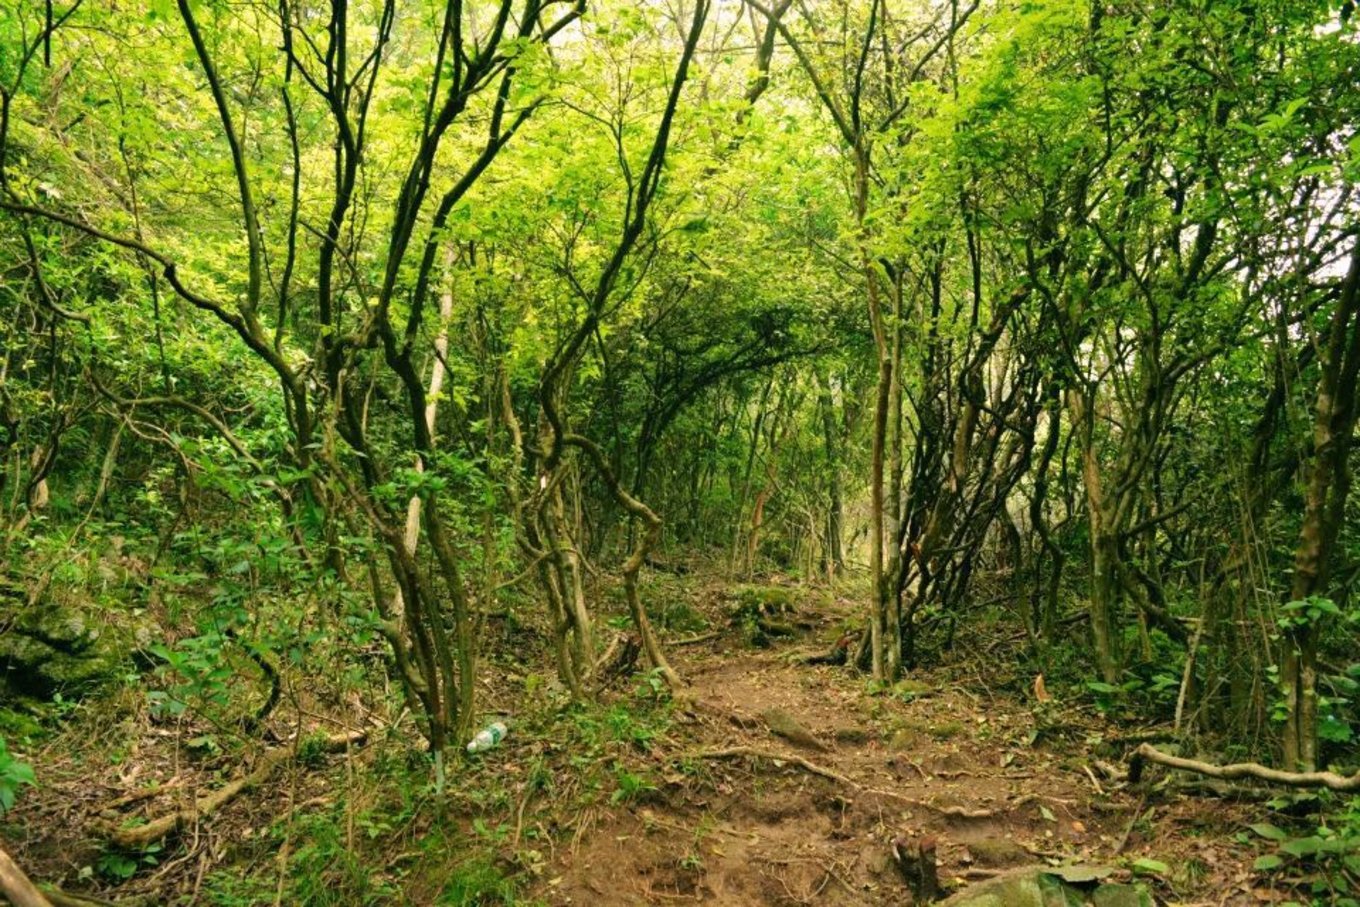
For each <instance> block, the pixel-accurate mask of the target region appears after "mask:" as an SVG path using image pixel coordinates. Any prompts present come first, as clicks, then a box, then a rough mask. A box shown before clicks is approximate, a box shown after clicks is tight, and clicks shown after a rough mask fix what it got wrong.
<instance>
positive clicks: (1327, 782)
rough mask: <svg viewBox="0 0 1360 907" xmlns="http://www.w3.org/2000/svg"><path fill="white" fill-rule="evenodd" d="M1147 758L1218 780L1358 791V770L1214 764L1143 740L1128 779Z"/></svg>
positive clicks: (1134, 778) (1135, 779)
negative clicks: (1346, 772) (1169, 752)
mask: <svg viewBox="0 0 1360 907" xmlns="http://www.w3.org/2000/svg"><path fill="white" fill-rule="evenodd" d="M1148 762H1155V763H1157V764H1158V765H1165V766H1167V767H1168V768H1177V769H1180V770H1181V771H1186V772H1194V773H1196V774H1199V775H1204V776H1206V777H1209V778H1217V779H1219V780H1221V781H1236V780H1239V779H1241V778H1255V779H1256V780H1257V781H1265V782H1266V783H1268V784H1279V785H1282V786H1284V787H1325V788H1327V789H1328V790H1334V791H1340V792H1342V793H1349V792H1352V791H1360V773H1357V774H1354V775H1351V776H1349V777H1347V776H1345V775H1338V774H1336V773H1335V772H1286V771H1282V770H1280V769H1277V768H1267V767H1266V766H1264V765H1259V764H1257V763H1255V762H1235V763H1233V764H1231V765H1214V764H1212V763H1210V762H1200V761H1199V760H1197V759H1182V758H1181V757H1179V756H1170V755H1167V754H1166V753H1163V752H1161V751H1160V750H1158V749H1157V748H1156V747H1154V746H1153V745H1152V744H1150V743H1144V744H1143V745H1142V746H1140V747H1138V749H1136V750H1134V751H1133V755H1132V756H1130V757H1129V780H1130V781H1131V782H1133V783H1135V784H1136V783H1137V782H1138V781H1139V779H1140V778H1141V777H1142V774H1143V767H1144V765H1145V764H1146V763H1148Z"/></svg>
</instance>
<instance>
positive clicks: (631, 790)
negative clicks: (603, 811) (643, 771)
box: [609, 765, 656, 804]
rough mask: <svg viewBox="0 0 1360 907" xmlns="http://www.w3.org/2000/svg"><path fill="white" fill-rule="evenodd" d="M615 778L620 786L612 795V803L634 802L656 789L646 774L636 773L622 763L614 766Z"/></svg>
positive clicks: (610, 798) (610, 799) (610, 800)
mask: <svg viewBox="0 0 1360 907" xmlns="http://www.w3.org/2000/svg"><path fill="white" fill-rule="evenodd" d="M614 780H615V782H616V783H617V784H618V787H617V788H616V789H615V791H614V793H613V794H611V795H610V797H609V802H610V803H616V804H617V803H634V802H637V801H638V800H642V799H644V798H645V797H646V796H647V795H648V794H651V793H653V792H654V791H655V790H656V785H655V784H653V783H652V782H651V781H649V780H648V779H647V777H646V776H644V775H637V774H634V773H633V772H630V771H628V770H627V769H626V768H624V767H623V766H621V765H615V766H614Z"/></svg>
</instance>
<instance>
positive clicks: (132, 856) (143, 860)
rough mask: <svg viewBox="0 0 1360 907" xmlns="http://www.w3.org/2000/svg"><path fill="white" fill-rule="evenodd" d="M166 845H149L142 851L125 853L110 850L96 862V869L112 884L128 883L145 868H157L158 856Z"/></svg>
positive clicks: (102, 854)
mask: <svg viewBox="0 0 1360 907" xmlns="http://www.w3.org/2000/svg"><path fill="white" fill-rule="evenodd" d="M163 846H164V845H161V844H148V845H147V846H146V847H143V848H142V849H141V850H136V851H124V850H118V849H113V848H109V849H106V850H105V851H104V852H103V853H101V854H100V855H99V859H98V860H96V861H95V869H97V870H98V871H99V874H100V875H102V876H104V878H106V879H108V880H110V881H112V882H126V881H127V880H128V879H130V878H132V877H133V876H134V875H136V874H137V870H139V869H141V868H142V867H143V866H156V865H158V864H159V863H160V859H159V858H158V857H157V856H156V855H157V854H158V853H160V852H161V849H162V847H163Z"/></svg>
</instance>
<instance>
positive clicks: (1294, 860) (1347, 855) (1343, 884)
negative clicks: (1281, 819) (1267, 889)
mask: <svg viewBox="0 0 1360 907" xmlns="http://www.w3.org/2000/svg"><path fill="white" fill-rule="evenodd" d="M1248 827H1249V828H1250V830H1251V833H1252V834H1251V835H1250V836H1249V835H1247V834H1245V833H1244V834H1242V835H1239V836H1238V840H1239V841H1241V842H1242V843H1247V842H1249V841H1250V840H1251V838H1252V836H1254V837H1255V838H1257V839H1263V840H1265V841H1268V842H1270V844H1271V845H1272V848H1271V850H1270V851H1268V852H1267V853H1264V854H1262V855H1261V856H1259V857H1257V858H1256V862H1255V864H1254V868H1255V869H1256V871H1257V872H1260V873H1263V874H1265V875H1267V876H1269V877H1270V878H1271V879H1272V880H1274V881H1275V882H1276V883H1277V884H1281V885H1285V886H1288V887H1290V888H1292V889H1294V890H1295V891H1298V892H1299V893H1300V894H1305V895H1307V896H1308V898H1309V901H1308V902H1309V903H1311V904H1312V905H1315V907H1322V905H1324V904H1327V905H1337V907H1360V899H1357V897H1356V894H1357V891H1358V890H1360V797H1352V798H1351V799H1350V800H1349V802H1348V803H1347V804H1346V806H1345V807H1344V808H1343V809H1342V810H1341V811H1340V812H1339V813H1338V814H1337V815H1335V817H1334V819H1333V820H1332V821H1330V822H1329V821H1327V820H1323V821H1321V822H1319V823H1318V824H1317V825H1316V826H1313V827H1310V828H1307V829H1304V830H1301V831H1296V830H1286V829H1284V828H1280V827H1279V826H1277V825H1272V824H1270V823H1267V822H1259V823H1256V824H1253V825H1250V826H1248Z"/></svg>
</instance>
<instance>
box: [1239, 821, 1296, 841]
mask: <svg viewBox="0 0 1360 907" xmlns="http://www.w3.org/2000/svg"><path fill="white" fill-rule="evenodd" d="M1247 827H1248V828H1250V829H1251V830H1252V831H1254V832H1256V833H1257V834H1258V835H1260V836H1261V837H1263V838H1265V839H1266V840H1268V841H1287V840H1289V832H1287V831H1285V830H1284V829H1282V828H1279V827H1277V826H1274V825H1271V824H1270V823H1269V822H1257V823H1255V824H1253V825H1248V826H1247Z"/></svg>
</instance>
